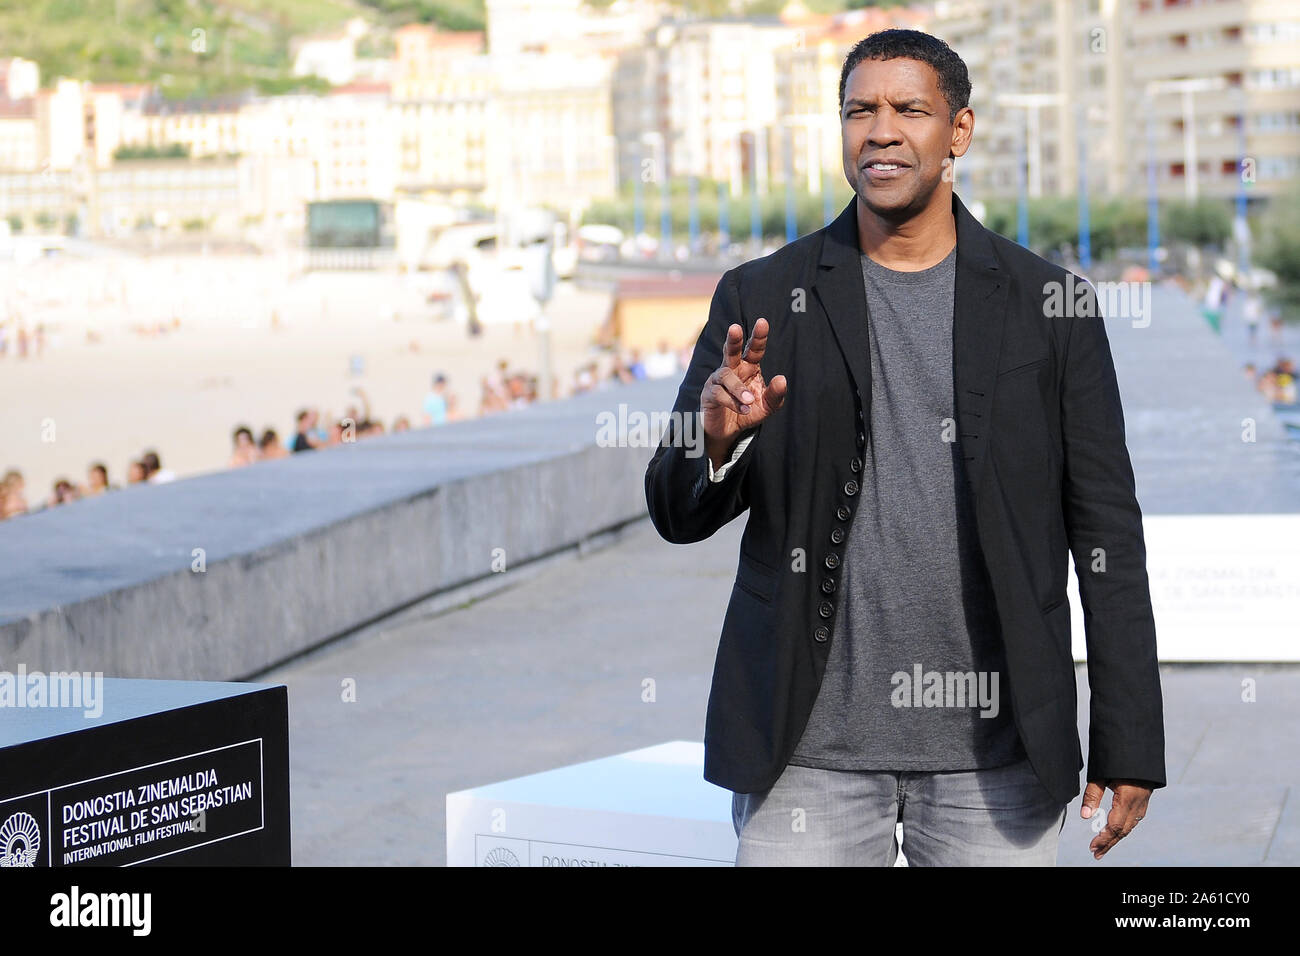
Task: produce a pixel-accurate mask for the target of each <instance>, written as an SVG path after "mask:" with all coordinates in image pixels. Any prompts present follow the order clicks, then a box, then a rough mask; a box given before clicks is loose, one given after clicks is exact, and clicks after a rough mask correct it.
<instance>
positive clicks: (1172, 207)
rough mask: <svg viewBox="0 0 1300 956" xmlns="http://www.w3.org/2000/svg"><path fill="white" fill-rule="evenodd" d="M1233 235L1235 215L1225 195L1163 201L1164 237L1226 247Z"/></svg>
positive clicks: (1161, 224) (1174, 240)
mask: <svg viewBox="0 0 1300 956" xmlns="http://www.w3.org/2000/svg"><path fill="white" fill-rule="evenodd" d="M1231 235H1232V215H1231V213H1230V212H1229V207H1228V203H1227V202H1226V201H1224V200H1222V199H1202V200H1199V201H1197V202H1195V203H1188V202H1185V201H1184V202H1171V201H1166V202H1163V203H1161V204H1160V237H1161V239H1163V240H1165V241H1167V242H1177V241H1182V242H1187V243H1190V244H1192V245H1194V246H1219V247H1222V246H1223V244H1224V243H1226V242H1227V241H1228V237H1229V236H1231Z"/></svg>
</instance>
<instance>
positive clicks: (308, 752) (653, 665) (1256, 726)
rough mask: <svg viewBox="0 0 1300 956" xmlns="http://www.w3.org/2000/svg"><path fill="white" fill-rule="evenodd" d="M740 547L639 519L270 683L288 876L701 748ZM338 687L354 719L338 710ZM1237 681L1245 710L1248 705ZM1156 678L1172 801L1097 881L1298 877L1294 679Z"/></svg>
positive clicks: (394, 858) (1072, 836) (400, 851)
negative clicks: (475, 812)
mask: <svg viewBox="0 0 1300 956" xmlns="http://www.w3.org/2000/svg"><path fill="white" fill-rule="evenodd" d="M740 530H741V525H740V522H739V521H738V522H735V523H733V525H732V526H729V527H728V528H725V529H723V531H722V532H720V533H719V534H717V535H715V536H714V538H713V539H711V540H709V541H706V542H702V543H700V544H697V545H692V546H690V547H686V548H682V547H675V546H673V545H669V544H667V543H665V542H663V541H662V540H660V539H659V537H658V536H657V535H656V534H655V532H654V529H653V528H652V527H651V526H650V525H649V522H640V523H637V524H635V525H633V526H631V527H630V528H628V529H627V530H626V531H625V532H624V534H623V535H622V537H621V540H620V541H619V542H618V543H617V544H615V545H614V546H612V547H609V548H606V549H604V550H599V551H595V552H592V553H590V554H588V555H587V556H585V557H582V558H578V557H567V556H566V557H560V558H557V559H554V560H553V561H552V562H551V563H550V564H549V566H547V567H545V568H542V569H540V570H538V569H534V570H533V571H532V572H531V576H529V577H527V578H526V579H524V580H517V581H516V582H515V583H513V584H512V585H511V586H509V587H507V588H506V589H505V590H502V591H500V592H499V593H497V594H495V595H493V596H491V597H490V598H488V599H486V600H483V601H479V602H474V603H472V604H470V605H469V606H468V607H462V608H458V609H455V610H451V611H449V612H447V613H444V614H441V615H440V616H436V617H427V618H425V619H418V618H417V619H415V620H409V621H407V622H405V623H395V624H392V625H390V626H388V627H386V628H384V629H382V630H379V631H375V632H372V633H370V634H363V635H358V636H357V637H356V638H354V639H350V640H349V641H348V642H346V643H343V644H338V645H335V646H333V647H330V648H328V649H326V650H324V651H322V652H320V653H318V654H317V655H316V656H315V657H314V658H311V659H307V660H303V661H301V662H299V663H296V664H294V665H292V666H288V667H284V668H281V669H280V670H278V671H275V672H273V673H271V674H269V675H267V677H269V678H271V679H274V680H276V681H283V682H284V683H286V684H288V686H289V708H290V723H291V726H290V749H291V757H292V806H293V830H294V832H293V839H294V859H295V861H296V862H297V863H298V864H303V865H312V864H371V865H374V864H380V865H382V864H407V865H412V864H413V865H420V864H431V865H442V864H443V863H444V862H445V858H446V857H445V853H446V849H445V848H446V844H445V835H444V797H445V796H446V794H447V793H448V792H449V791H452V790H460V789H464V788H467V787H472V786H477V785H480V784H484V783H490V782H493V781H498V780H504V779H508V778H511V777H515V776H520V775H522V774H527V773H533V772H536V771H540V770H545V769H549V768H552V767H557V766H561V765H564V764H569V763H576V762H579V761H583V760H590V759H593V758H596V757H602V756H607V755H609V754H614V753H621V752H623V751H625V750H632V749H635V748H637V747H644V746H649V745H651V744H656V743H660V742H662V741H666V740H675V739H694V740H699V739H701V736H702V733H703V726H704V709H705V705H706V702H707V699H708V689H709V676H710V674H711V671H712V666H713V655H714V652H715V650H716V648H717V639H718V633H719V630H720V627H721V622H722V614H723V611H724V609H725V603H726V599H727V596H728V594H729V592H730V587H731V576H732V574H733V573H734V569H735V555H736V553H737V548H738V546H739V533H740ZM578 595H581V599H580V600H575V596H578ZM666 608H671V609H673V614H672V615H671V617H669V616H668V615H666V614H665V609H666ZM349 677H350V678H353V679H354V680H355V681H356V688H357V700H356V703H343V702H342V700H341V691H340V686H341V682H342V681H343V680H344V679H345V678H349ZM646 677H653V678H654V679H655V682H656V685H657V700H656V702H655V703H652V704H647V703H642V701H641V681H642V680H643V679H644V678H646ZM1079 677H1080V709H1081V714H1080V728H1081V730H1082V731H1083V741H1084V744H1085V751H1086V744H1087V735H1086V706H1087V703H1086V701H1087V694H1086V682H1085V679H1084V672H1083V668H1082V667H1081V668H1080V674H1079ZM1247 679H1250V680H1253V681H1254V682H1255V685H1256V696H1257V702H1256V703H1243V702H1242V700H1241V696H1242V682H1243V681H1244V680H1247ZM1163 680H1164V693H1165V714H1166V733H1167V736H1168V747H1167V754H1168V772H1169V780H1170V786H1169V787H1168V788H1167V789H1164V790H1161V791H1158V792H1157V793H1156V795H1155V797H1154V799H1153V801H1152V805H1151V810H1150V813H1149V815H1148V817H1147V819H1146V820H1145V821H1144V822H1143V823H1142V829H1141V833H1140V836H1138V835H1135V836H1134V837H1132V838H1130V839H1129V840H1128V841H1126V843H1125V844H1123V845H1122V846H1121V847H1120V848H1119V849H1117V850H1116V851H1114V852H1113V853H1112V854H1111V855H1110V856H1109V857H1108V858H1107V859H1106V860H1105V861H1104V862H1103V863H1102V864H1099V865H1106V866H1138V865H1141V866H1150V865H1156V864H1171V865H1222V864H1246V865H1249V864H1260V863H1268V864H1276V865H1297V864H1300V766H1298V765H1297V762H1296V760H1295V754H1296V753H1297V752H1298V751H1300V666H1296V667H1274V666H1263V665H1228V666H1183V667H1167V668H1165V670H1164V677H1163ZM1091 837H1092V832H1091V830H1090V828H1089V823H1088V822H1087V821H1084V820H1081V819H1079V818H1078V800H1077V799H1076V800H1075V802H1074V804H1073V806H1072V807H1071V810H1070V815H1069V819H1068V822H1067V823H1066V827H1065V832H1064V835H1063V838H1062V844H1061V852H1060V857H1059V859H1060V862H1061V864H1062V865H1092V860H1091V857H1090V856H1089V855H1088V853H1087V844H1088V842H1089V840H1090V839H1091Z"/></svg>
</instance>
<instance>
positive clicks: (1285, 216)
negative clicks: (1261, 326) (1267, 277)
mask: <svg viewBox="0 0 1300 956" xmlns="http://www.w3.org/2000/svg"><path fill="white" fill-rule="evenodd" d="M1255 261H1256V262H1258V263H1259V264H1260V265H1262V266H1263V267H1264V268H1265V269H1269V270H1270V271H1272V272H1273V273H1274V274H1276V275H1277V288H1275V289H1273V290H1272V291H1271V294H1270V296H1269V297H1270V298H1271V299H1273V301H1275V302H1277V303H1278V304H1279V305H1280V306H1281V307H1282V309H1283V310H1284V311H1285V312H1286V313H1287V314H1288V315H1289V316H1292V317H1295V316H1300V182H1292V183H1290V184H1288V185H1287V186H1286V188H1284V189H1282V190H1280V191H1279V192H1278V193H1277V195H1276V196H1274V197H1273V199H1272V200H1271V201H1270V202H1269V205H1268V208H1267V209H1266V210H1265V211H1264V214H1263V216H1261V217H1260V220H1259V230H1258V238H1257V245H1256V253H1255Z"/></svg>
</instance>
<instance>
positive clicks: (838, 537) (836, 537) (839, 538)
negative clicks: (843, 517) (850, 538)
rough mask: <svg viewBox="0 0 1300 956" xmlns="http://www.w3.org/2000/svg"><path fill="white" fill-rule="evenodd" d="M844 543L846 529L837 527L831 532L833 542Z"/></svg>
mask: <svg viewBox="0 0 1300 956" xmlns="http://www.w3.org/2000/svg"><path fill="white" fill-rule="evenodd" d="M843 543H844V529H843V528H836V529H835V530H834V531H832V532H831V544H843Z"/></svg>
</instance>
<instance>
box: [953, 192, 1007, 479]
mask: <svg viewBox="0 0 1300 956" xmlns="http://www.w3.org/2000/svg"><path fill="white" fill-rule="evenodd" d="M952 212H953V217H954V218H955V219H956V221H957V280H956V290H955V294H954V296H953V316H952V377H953V396H954V398H955V400H956V406H957V407H956V415H957V427H958V432H959V434H960V437H961V448H962V453H963V457H964V458H965V460H966V476H967V479H968V480H969V481H970V485H971V488H972V489H973V490H974V492H975V493H976V494H978V492H979V488H980V478H981V476H982V475H983V472H984V462H985V459H986V458H987V452H988V447H989V437H990V436H989V433H990V431H991V430H992V425H993V417H992V415H991V414H990V412H991V409H992V406H993V387H994V384H995V382H996V381H997V369H998V356H999V354H1000V353H1001V351H1002V329H1003V326H1004V325H1005V317H1006V307H1007V294H1008V292H1009V289H1010V281H1009V276H1008V275H1007V274H1006V271H1005V270H1003V269H1002V268H1001V267H1000V266H999V265H998V259H997V256H996V255H994V252H993V243H992V242H990V241H989V234H988V231H987V230H986V229H985V228H984V227H983V226H982V225H980V224H979V222H978V221H976V219H975V217H974V216H972V215H971V214H970V212H969V211H968V210H967V209H966V207H965V205H963V204H962V201H961V200H960V199H958V198H957V195H956V194H955V193H954V194H953V197H952Z"/></svg>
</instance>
